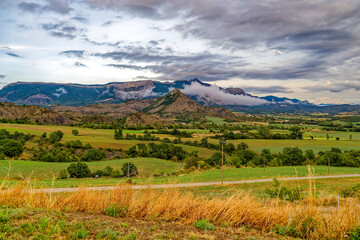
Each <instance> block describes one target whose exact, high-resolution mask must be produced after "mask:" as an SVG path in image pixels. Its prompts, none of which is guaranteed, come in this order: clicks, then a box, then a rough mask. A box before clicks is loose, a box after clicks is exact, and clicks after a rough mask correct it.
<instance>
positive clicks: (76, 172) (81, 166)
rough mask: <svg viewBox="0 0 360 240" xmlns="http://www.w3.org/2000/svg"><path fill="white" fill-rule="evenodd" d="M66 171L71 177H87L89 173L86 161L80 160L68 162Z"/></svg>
mask: <svg viewBox="0 0 360 240" xmlns="http://www.w3.org/2000/svg"><path fill="white" fill-rule="evenodd" d="M67 171H68V173H69V174H70V177H71V178H83V177H89V176H90V174H91V171H90V169H89V166H88V165H87V164H86V163H80V162H78V163H72V164H70V166H69V167H68V168H67Z"/></svg>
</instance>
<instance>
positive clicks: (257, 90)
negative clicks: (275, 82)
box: [242, 86, 294, 94]
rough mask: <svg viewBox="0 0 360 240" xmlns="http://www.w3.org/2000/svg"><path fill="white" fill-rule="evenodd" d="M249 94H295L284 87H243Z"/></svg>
mask: <svg viewBox="0 0 360 240" xmlns="http://www.w3.org/2000/svg"><path fill="white" fill-rule="evenodd" d="M242 88H243V89H244V90H245V91H246V92H248V93H257V94H262V93H266V94H268V93H293V92H294V91H292V90H290V89H289V88H287V87H284V86H264V87H255V86H252V87H242Z"/></svg>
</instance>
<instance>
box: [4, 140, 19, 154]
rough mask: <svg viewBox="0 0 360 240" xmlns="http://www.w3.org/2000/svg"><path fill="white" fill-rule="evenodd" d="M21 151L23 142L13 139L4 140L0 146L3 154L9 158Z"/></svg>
mask: <svg viewBox="0 0 360 240" xmlns="http://www.w3.org/2000/svg"><path fill="white" fill-rule="evenodd" d="M23 151H24V146H23V144H22V143H21V142H19V141H16V140H13V139H10V140H8V141H6V142H5V143H4V145H3V147H2V152H3V153H4V154H5V156H7V157H10V158H13V157H19V156H20V155H21V154H22V153H23Z"/></svg>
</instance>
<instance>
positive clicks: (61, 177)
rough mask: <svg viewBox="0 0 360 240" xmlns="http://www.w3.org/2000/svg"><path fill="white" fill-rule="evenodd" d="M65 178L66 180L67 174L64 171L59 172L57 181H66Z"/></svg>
mask: <svg viewBox="0 0 360 240" xmlns="http://www.w3.org/2000/svg"><path fill="white" fill-rule="evenodd" d="M67 178H68V172H67V171H66V170H65V169H63V170H60V173H59V177H58V179H67Z"/></svg>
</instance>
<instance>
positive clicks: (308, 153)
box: [305, 149, 315, 160]
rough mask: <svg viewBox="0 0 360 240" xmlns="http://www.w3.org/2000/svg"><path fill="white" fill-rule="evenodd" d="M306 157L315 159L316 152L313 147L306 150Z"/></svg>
mask: <svg viewBox="0 0 360 240" xmlns="http://www.w3.org/2000/svg"><path fill="white" fill-rule="evenodd" d="M305 157H306V158H307V159H309V160H314V159H315V153H314V151H313V150H312V149H308V150H306V151H305Z"/></svg>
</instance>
